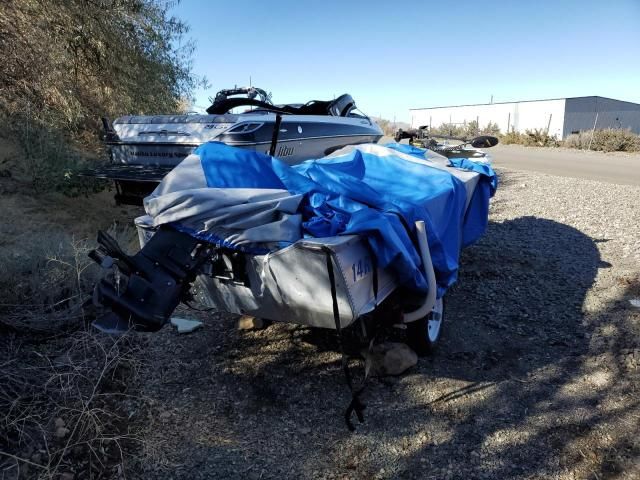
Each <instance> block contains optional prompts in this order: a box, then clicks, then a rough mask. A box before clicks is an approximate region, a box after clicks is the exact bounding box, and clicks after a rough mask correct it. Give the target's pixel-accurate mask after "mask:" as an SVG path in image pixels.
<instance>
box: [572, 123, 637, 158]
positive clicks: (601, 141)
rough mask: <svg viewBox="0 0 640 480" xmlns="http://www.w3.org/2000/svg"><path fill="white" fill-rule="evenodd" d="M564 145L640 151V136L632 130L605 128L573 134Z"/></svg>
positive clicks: (583, 148) (584, 148)
mask: <svg viewBox="0 0 640 480" xmlns="http://www.w3.org/2000/svg"><path fill="white" fill-rule="evenodd" d="M563 145H564V146H565V147H568V148H578V149H581V150H586V149H591V150H598V151H602V152H637V151H640V136H639V135H636V134H635V133H633V132H631V131H630V130H625V129H619V128H605V129H602V130H595V131H582V132H579V133H577V134H575V133H574V134H571V135H569V136H568V137H567V138H566V139H565V140H564V142H563Z"/></svg>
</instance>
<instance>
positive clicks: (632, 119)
mask: <svg viewBox="0 0 640 480" xmlns="http://www.w3.org/2000/svg"><path fill="white" fill-rule="evenodd" d="M410 114H411V127H412V128H417V127H419V126H423V125H429V126H432V127H434V128H436V127H439V126H441V125H443V124H453V125H464V124H467V123H469V122H471V121H474V120H475V121H477V122H478V124H479V125H480V127H484V126H485V125H487V124H488V123H489V122H492V123H495V124H497V125H498V127H500V131H501V132H502V133H505V132H507V131H517V132H524V131H525V130H533V129H536V128H537V129H543V130H548V132H549V134H550V135H555V136H557V138H560V139H561V138H565V137H566V136H567V135H569V134H571V133H574V132H575V133H577V132H578V131H580V130H591V129H592V128H594V126H595V128H598V129H600V128H630V129H631V130H632V131H633V132H635V133H638V134H640V104H638V103H632V102H623V101H621V100H614V99H612V98H606V97H572V98H554V99H549V100H525V101H520V102H501V103H486V104H478V105H457V106H451V107H430V108H412V109H410Z"/></svg>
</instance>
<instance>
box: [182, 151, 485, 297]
mask: <svg viewBox="0 0 640 480" xmlns="http://www.w3.org/2000/svg"><path fill="white" fill-rule="evenodd" d="M412 148H415V147H412ZM417 150H421V149H417ZM422 152H423V154H424V150H423V151H422ZM194 153H195V154H196V155H199V156H200V161H201V163H202V168H203V170H204V173H205V177H206V181H207V185H208V186H209V187H215V188H275V189H278V188H281V189H286V190H288V191H289V192H291V193H292V194H303V195H304V200H303V201H302V203H301V205H300V210H301V213H302V214H303V223H302V229H303V232H301V234H303V235H306V236H314V237H329V236H334V235H347V234H360V235H363V236H364V237H365V238H366V239H367V241H368V243H369V245H370V246H371V249H372V251H373V253H374V255H375V257H376V261H377V265H378V266H379V267H381V268H385V267H389V268H390V269H392V270H393V271H394V272H395V274H396V275H397V277H398V280H399V283H400V284H402V285H404V286H406V287H408V288H410V289H413V290H416V291H420V292H425V291H426V290H427V282H426V279H425V278H424V275H423V274H422V269H421V268H420V265H421V261H420V257H419V254H418V252H417V249H416V246H417V241H416V238H415V226H414V225H415V222H416V221H417V220H424V221H425V224H426V226H427V234H428V238H429V249H430V252H431V256H432V260H433V265H434V269H435V271H436V279H437V282H438V291H439V295H442V294H444V291H445V290H446V289H447V288H448V287H449V286H451V285H452V284H453V283H454V282H455V280H456V277H457V270H458V259H459V254H460V249H461V248H462V246H465V245H468V244H469V243H472V242H473V241H475V240H476V239H477V238H478V237H479V236H480V235H482V233H483V232H484V230H485V228H486V225H487V213H488V204H489V197H490V196H491V195H492V194H493V192H494V191H495V185H496V183H495V181H496V180H495V178H496V177H495V174H494V173H493V171H492V170H491V168H490V167H489V166H482V169H481V170H482V171H478V170H476V169H475V167H474V166H473V165H468V164H466V163H465V162H458V165H459V166H460V168H464V169H473V171H478V173H480V180H479V184H478V187H477V188H476V190H475V192H474V195H473V197H472V199H471V202H470V205H469V208H468V209H467V212H466V214H465V208H464V207H465V204H466V189H465V187H464V184H463V182H462V181H460V180H459V179H457V178H456V177H455V176H453V175H451V174H450V173H449V172H447V171H446V170H443V169H441V168H436V167H435V166H433V167H432V166H430V165H425V164H424V163H420V162H410V161H407V160H406V159H404V158H402V157H401V156H398V155H395V154H394V153H393V152H391V151H387V154H385V155H377V154H375V153H370V152H367V151H361V150H358V149H354V150H352V151H350V152H349V153H348V154H345V155H342V156H337V157H333V158H323V159H319V160H309V161H306V162H304V163H302V164H300V165H295V166H290V165H287V164H286V163H284V162H282V161H280V160H279V159H277V158H274V157H270V156H268V155H264V154H261V153H257V152H252V151H249V150H240V149H237V148H234V147H230V146H228V145H224V144H222V143H217V142H210V143H206V144H204V145H202V146H200V147H199V148H198V149H196V151H195V152H194ZM411 154H413V155H416V156H418V155H419V152H418V151H412V152H411ZM458 160H459V159H458ZM469 163H473V162H469Z"/></svg>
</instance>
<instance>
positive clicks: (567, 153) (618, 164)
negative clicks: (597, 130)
mask: <svg viewBox="0 0 640 480" xmlns="http://www.w3.org/2000/svg"><path fill="white" fill-rule="evenodd" d="M488 151H489V152H490V153H491V155H492V156H493V159H494V164H495V165H496V166H497V167H506V168H512V169H515V170H527V171H532V172H541V173H548V174H551V175H559V176H562V177H574V178H586V179H590V180H600V181H603V182H608V183H617V184H622V185H640V154H633V155H630V154H620V153H601V152H582V151H580V150H569V149H564V148H535V147H533V148H531V147H521V146H519V145H498V146H496V147H493V148H491V149H489V150H488Z"/></svg>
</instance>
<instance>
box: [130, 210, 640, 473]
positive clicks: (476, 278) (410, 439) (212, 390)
mask: <svg viewBox="0 0 640 480" xmlns="http://www.w3.org/2000/svg"><path fill="white" fill-rule="evenodd" d="M497 208H499V206H498V207H497ZM461 263H462V268H461V272H460V279H459V282H458V284H457V285H456V286H455V287H454V288H453V289H452V290H451V291H450V292H449V294H448V295H449V297H448V304H447V305H448V311H447V325H446V330H445V332H446V333H445V337H444V339H443V342H442V344H441V346H440V348H439V350H438V351H437V353H436V354H435V355H433V356H432V357H429V358H424V359H421V360H420V362H419V364H418V366H417V367H416V368H415V369H414V370H412V371H410V372H409V373H408V374H406V375H404V376H403V377H400V378H388V379H376V380H373V381H372V382H371V384H370V386H369V389H368V391H367V394H366V399H367V403H368V409H367V413H366V422H365V424H364V425H361V426H359V427H358V430H357V432H356V433H354V434H351V433H349V432H348V431H347V429H346V427H345V426H344V423H343V420H342V411H343V409H344V407H345V406H346V403H347V401H348V394H347V391H346V389H345V387H344V385H343V378H342V374H341V370H340V363H339V356H338V355H337V353H336V350H337V345H336V344H334V348H331V344H330V342H331V340H327V341H328V342H329V345H327V341H325V342H322V345H317V344H313V343H309V342H308V341H307V339H308V338H309V337H308V331H307V330H306V329H301V328H298V327H293V326H288V325H274V326H272V327H270V328H268V329H267V330H264V331H259V332H253V333H242V332H237V331H235V329H234V327H233V318H231V317H228V316H219V317H217V321H218V322H219V325H215V324H213V322H211V319H209V321H210V325H209V326H208V328H206V329H205V330H203V331H202V332H201V333H200V334H198V335H194V336H191V337H175V336H173V334H172V332H168V331H165V332H162V333H161V334H160V336H158V337H154V338H157V339H158V340H157V341H156V340H153V342H154V343H155V346H154V347H153V348H154V351H152V352H151V356H152V357H153V356H154V355H155V356H156V357H157V358H158V359H166V361H165V364H164V366H163V367H162V369H161V370H159V371H156V372H150V373H149V378H148V379H147V382H146V387H145V389H144V390H145V394H147V395H149V396H152V397H154V398H156V399H160V403H159V404H158V411H157V417H156V418H154V419H152V421H150V423H149V429H148V438H147V444H148V445H151V447H149V446H147V447H146V451H145V453H146V456H143V457H142V460H141V461H140V463H139V464H138V466H137V467H136V468H137V469H141V471H144V472H145V473H144V475H141V476H144V477H145V478H153V476H154V475H157V477H158V478H160V477H162V476H163V475H166V474H167V472H168V471H170V472H171V473H172V477H173V478H192V479H195V478H214V477H219V478H331V477H334V478H540V477H545V478H549V477H551V478H574V477H575V478H597V479H603V478H625V475H629V477H628V478H632V476H633V475H634V473H633V472H635V473H636V474H637V473H638V470H637V468H638V467H637V464H635V465H634V464H633V461H634V460H635V459H637V458H638V454H639V453H640V451H639V449H638V443H637V440H636V437H637V433H638V413H639V411H640V410H639V407H638V401H637V400H636V398H637V394H634V392H637V388H638V387H637V379H638V375H637V368H638V363H637V362H638V360H639V358H638V357H639V352H640V350H639V349H638V346H639V345H638V344H639V342H638V340H636V339H637V338H638V331H637V327H636V326H635V325H636V324H637V323H638V320H639V319H638V316H639V314H638V313H635V312H633V311H631V310H629V309H627V307H626V306H625V304H624V302H625V298H626V295H630V294H632V293H633V294H635V295H637V294H638V293H640V285H639V284H638V283H636V282H635V281H634V280H629V282H628V285H626V286H625V288H626V292H625V294H624V295H622V296H621V297H620V299H619V300H617V301H615V302H613V303H609V304H607V305H606V306H605V307H604V308H602V309H601V311H600V312H598V313H597V314H587V313H585V311H584V308H583V305H584V303H585V298H586V297H587V296H588V292H589V289H590V287H591V286H592V284H593V282H594V279H595V277H596V274H597V272H598V268H606V267H607V264H606V263H604V262H601V260H600V255H599V253H598V249H597V245H596V244H595V243H594V242H593V241H592V240H591V239H590V238H589V237H587V236H586V235H584V234H582V233H581V232H579V231H577V230H575V229H573V228H571V227H568V226H566V225H563V224H560V223H557V222H553V221H550V220H544V219H539V218H533V217H523V218H517V219H515V220H511V221H505V222H504V223H491V224H490V225H489V228H488V232H487V234H486V235H485V237H484V238H483V239H482V240H481V241H480V242H479V243H478V244H476V245H474V246H472V247H470V248H468V249H467V250H466V251H465V252H464V253H463V257H462V262H461ZM152 361H154V363H155V360H152ZM634 469H635V470H634Z"/></svg>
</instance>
